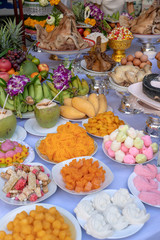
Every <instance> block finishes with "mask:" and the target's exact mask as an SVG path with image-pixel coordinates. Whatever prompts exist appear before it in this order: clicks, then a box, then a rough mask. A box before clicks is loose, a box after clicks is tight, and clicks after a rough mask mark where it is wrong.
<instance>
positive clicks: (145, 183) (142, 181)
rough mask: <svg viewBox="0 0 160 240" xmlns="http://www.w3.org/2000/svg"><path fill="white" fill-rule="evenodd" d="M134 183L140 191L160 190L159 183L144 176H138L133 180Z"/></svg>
mask: <svg viewBox="0 0 160 240" xmlns="http://www.w3.org/2000/svg"><path fill="white" fill-rule="evenodd" d="M133 183H134V185H135V187H136V188H137V190H138V191H152V190H154V189H158V182H155V181H154V180H153V179H148V178H145V177H142V176H136V177H135V178H134V179H133Z"/></svg>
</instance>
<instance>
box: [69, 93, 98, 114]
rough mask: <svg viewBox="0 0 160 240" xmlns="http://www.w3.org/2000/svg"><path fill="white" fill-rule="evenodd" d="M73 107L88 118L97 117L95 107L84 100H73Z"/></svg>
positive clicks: (76, 98)
mask: <svg viewBox="0 0 160 240" xmlns="http://www.w3.org/2000/svg"><path fill="white" fill-rule="evenodd" d="M72 106H73V107H74V108H76V109H77V110H78V111H80V112H82V113H84V114H85V115H87V116H88V117H95V115H96V113H95V110H94V107H93V105H92V104H91V103H90V102H89V101H88V100H85V99H83V98H79V97H74V98H72Z"/></svg>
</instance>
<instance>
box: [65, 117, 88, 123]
mask: <svg viewBox="0 0 160 240" xmlns="http://www.w3.org/2000/svg"><path fill="white" fill-rule="evenodd" d="M61 118H62V119H64V120H66V121H70V122H82V121H83V120H86V119H88V118H80V119H70V118H65V117H63V116H61Z"/></svg>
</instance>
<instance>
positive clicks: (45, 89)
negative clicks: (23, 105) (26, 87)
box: [42, 83, 52, 99]
mask: <svg viewBox="0 0 160 240" xmlns="http://www.w3.org/2000/svg"><path fill="white" fill-rule="evenodd" d="M42 87H43V95H44V98H47V99H52V95H51V91H50V89H49V87H48V86H47V85H46V84H45V83H43V86H42Z"/></svg>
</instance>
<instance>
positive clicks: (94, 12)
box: [85, 3, 104, 21]
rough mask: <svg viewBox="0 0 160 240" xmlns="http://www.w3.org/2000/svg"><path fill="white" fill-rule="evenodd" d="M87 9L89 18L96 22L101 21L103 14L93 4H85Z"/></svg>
mask: <svg viewBox="0 0 160 240" xmlns="http://www.w3.org/2000/svg"><path fill="white" fill-rule="evenodd" d="M87 7H89V9H90V17H91V18H94V19H95V20H96V21H99V20H103V17H104V13H103V12H102V10H101V9H100V8H99V7H97V6H96V5H95V4H93V3H86V4H85V8H87Z"/></svg>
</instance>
